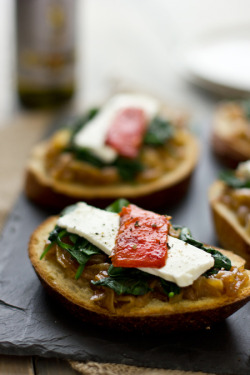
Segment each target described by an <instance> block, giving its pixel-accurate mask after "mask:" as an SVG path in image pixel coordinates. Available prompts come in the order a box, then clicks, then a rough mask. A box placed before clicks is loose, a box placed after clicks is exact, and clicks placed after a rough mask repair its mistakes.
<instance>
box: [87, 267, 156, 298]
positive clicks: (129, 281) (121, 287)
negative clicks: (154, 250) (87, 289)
mask: <svg viewBox="0 0 250 375" xmlns="http://www.w3.org/2000/svg"><path fill="white" fill-rule="evenodd" d="M108 275H109V277H104V278H103V279H101V280H98V281H91V283H92V284H93V285H99V286H106V287H108V288H111V289H113V290H114V291H115V292H116V293H117V294H119V295H121V294H132V295H134V296H142V295H144V294H146V293H148V292H150V291H152V289H151V288H150V287H149V285H148V279H149V276H148V274H145V272H142V271H140V270H137V269H135V268H121V267H114V266H113V265H111V266H110V267H109V270H108Z"/></svg>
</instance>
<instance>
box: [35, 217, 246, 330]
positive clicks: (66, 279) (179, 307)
mask: <svg viewBox="0 0 250 375" xmlns="http://www.w3.org/2000/svg"><path fill="white" fill-rule="evenodd" d="M56 220H57V217H50V218H49V219H47V220H46V221H45V222H43V223H42V224H41V225H40V226H39V227H38V228H37V229H36V230H35V231H34V233H33V234H32V236H31V239H30V243H29V257H30V260H31V263H32V265H33V267H34V269H35V271H36V273H37V275H38V277H39V279H40V280H41V283H42V284H43V286H44V287H45V288H46V289H47V290H48V291H49V293H50V294H51V295H53V296H54V297H55V298H56V299H57V300H58V301H59V302H60V303H61V304H62V305H64V307H65V308H66V309H67V310H68V311H69V312H70V313H72V314H74V315H76V316H77V317H78V318H80V319H81V320H82V321H86V322H91V323H94V324H95V325H100V326H102V327H111V328H115V329H122V330H126V331H140V332H142V333H153V332H154V333H156V332H159V333H160V332H161V333H163V332H170V331H176V330H183V329H198V328H202V327H206V326H210V325H211V324H212V323H215V322H217V321H220V320H223V319H225V318H227V317H228V316H229V315H231V314H232V313H234V312H235V311H236V310H238V309H239V308H240V307H242V306H243V305H244V304H246V303H247V302H248V301H249V300H250V282H249V283H248V285H247V287H245V288H244V289H242V290H241V291H240V293H239V294H238V295H237V297H228V296H223V297H218V298H202V299H200V300H198V301H188V300H182V301H180V302H178V303H166V302H162V301H160V300H156V299H152V300H151V301H149V302H148V303H147V304H146V305H145V306H144V307H141V308H139V307H134V308H132V309H130V310H129V311H125V312H124V311H122V312H121V311H119V310H118V311H117V312H116V313H110V312H108V311H107V310H105V309H104V308H102V307H100V306H98V305H97V304H95V303H94V302H92V301H91V300H90V298H91V296H92V293H93V292H92V290H91V288H90V287H89V286H88V282H87V281H85V280H82V278H81V279H79V280H78V281H76V280H74V279H72V278H71V277H70V276H67V274H66V273H65V271H64V270H63V268H62V267H61V266H60V265H59V264H57V263H54V262H51V261H49V260H48V259H46V258H44V259H43V260H40V256H41V253H42V251H43V248H44V244H45V241H46V239H47V238H48V234H49V232H50V231H51V230H52V229H53V228H54V226H55V223H56ZM222 252H223V253H225V254H226V255H227V256H229V257H230V258H231V260H232V262H233V263H234V264H235V265H237V266H240V265H242V264H243V263H244V261H243V260H242V259H241V258H240V257H238V256H237V255H235V254H233V253H231V252H228V251H224V250H222ZM249 274H250V272H249Z"/></svg>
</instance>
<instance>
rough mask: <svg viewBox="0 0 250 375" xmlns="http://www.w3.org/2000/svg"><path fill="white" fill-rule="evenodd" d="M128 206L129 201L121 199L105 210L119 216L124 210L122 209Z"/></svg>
mask: <svg viewBox="0 0 250 375" xmlns="http://www.w3.org/2000/svg"><path fill="white" fill-rule="evenodd" d="M128 205H129V201H128V200H127V199H124V198H120V199H117V200H116V201H115V202H113V203H111V204H110V205H109V206H108V207H106V208H105V210H106V211H109V212H114V213H117V214H119V213H120V212H121V210H122V207H127V206H128Z"/></svg>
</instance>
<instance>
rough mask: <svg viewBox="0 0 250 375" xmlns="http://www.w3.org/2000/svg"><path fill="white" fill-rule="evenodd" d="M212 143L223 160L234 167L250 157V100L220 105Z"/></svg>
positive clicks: (216, 115)
mask: <svg viewBox="0 0 250 375" xmlns="http://www.w3.org/2000/svg"><path fill="white" fill-rule="evenodd" d="M212 145H213V148H214V151H215V153H216V154H217V155H218V156H219V157H220V159H221V160H222V162H224V163H225V164H226V165H228V166H230V167H232V168H235V167H236V166H237V164H238V163H239V162H242V161H246V160H248V159H250V101H232V102H224V103H222V104H220V105H219V107H218V109H217V111H216V114H215V120H214V124H213V135H212Z"/></svg>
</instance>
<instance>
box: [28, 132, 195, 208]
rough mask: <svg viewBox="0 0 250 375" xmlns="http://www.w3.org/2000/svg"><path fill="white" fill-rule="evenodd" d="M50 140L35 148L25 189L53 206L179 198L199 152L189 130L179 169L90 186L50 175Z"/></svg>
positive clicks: (146, 202)
mask: <svg viewBox="0 0 250 375" xmlns="http://www.w3.org/2000/svg"><path fill="white" fill-rule="evenodd" d="M47 144H48V143H47V142H43V143H40V144H39V145H37V146H36V147H35V148H34V149H33V151H32V154H31V157H30V159H29V161H28V165H27V169H26V181H25V191H26V194H27V196H28V197H29V198H30V199H32V200H33V201H35V202H37V203H40V204H43V205H46V206H54V207H64V206H66V205H68V204H71V203H73V202H77V201H79V200H84V201H86V202H88V203H89V204H92V205H95V206H99V207H105V206H107V205H108V204H110V203H111V202H112V201H114V200H115V199H118V198H120V197H124V198H127V199H129V200H130V201H131V202H133V203H136V204H138V205H141V206H143V207H145V208H152V207H157V206H160V205H161V204H164V203H166V202H173V200H174V201H176V202H178V200H179V199H180V197H181V196H182V195H183V194H184V193H185V191H186V190H187V188H188V185H189V180H190V177H191V175H192V172H193V170H194V168H195V166H196V164H197V161H198V154H199V147H198V142H197V140H196V139H195V137H194V136H192V135H190V134H188V133H187V134H186V146H185V148H186V152H185V155H186V156H185V158H184V159H183V161H181V162H180V163H179V165H178V167H177V168H176V169H174V170H173V171H169V172H167V173H165V174H164V175H163V176H162V177H160V178H158V179H157V180H154V181H151V182H148V183H137V184H134V183H120V184H116V185H107V186H100V185H99V186H88V185H84V184H82V183H72V182H63V181H59V180H55V179H53V178H52V177H50V176H49V175H48V173H47V172H46V169H45V154H46V150H47Z"/></svg>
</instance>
